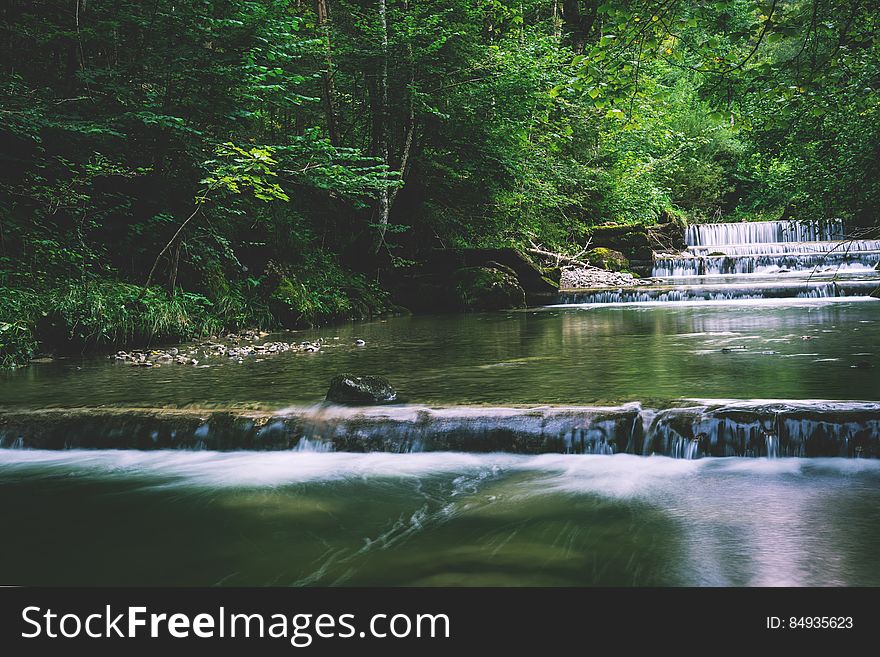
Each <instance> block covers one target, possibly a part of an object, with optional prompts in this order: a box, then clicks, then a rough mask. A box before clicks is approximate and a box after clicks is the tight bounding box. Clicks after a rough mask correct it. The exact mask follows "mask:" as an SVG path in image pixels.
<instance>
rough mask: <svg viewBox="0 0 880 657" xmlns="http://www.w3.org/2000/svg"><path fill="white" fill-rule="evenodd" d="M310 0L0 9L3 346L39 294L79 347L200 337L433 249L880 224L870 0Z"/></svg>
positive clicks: (348, 312)
mask: <svg viewBox="0 0 880 657" xmlns="http://www.w3.org/2000/svg"><path fill="white" fill-rule="evenodd" d="M325 4H326V8H327V9H328V10H329V18H328V19H327V20H326V22H323V23H322V22H320V21H319V17H318V15H317V14H316V11H315V9H314V7H315V5H314V4H313V3H304V2H294V1H293V0H267V1H265V2H255V1H247V2H231V1H230V0H198V1H196V0H181V1H179V2H174V3H169V2H163V1H161V0H160V1H159V2H151V3H143V2H135V1H134V0H114V2H109V0H92V1H90V2H88V3H85V2H82V3H79V4H77V5H76V7H77V8H78V12H77V15H76V21H73V20H72V18H71V7H70V6H69V5H65V4H64V3H59V2H42V3H28V2H12V3H9V7H8V8H4V10H3V11H2V12H0V32H2V33H3V34H2V36H3V38H2V39H0V118H2V120H0V285H3V286H4V287H5V288H6V290H7V297H8V298H7V299H6V300H2V301H0V322H2V324H0V327H3V330H2V335H3V337H2V338H0V339H2V340H3V342H2V347H0V353H2V354H3V355H2V356H0V357H2V358H3V359H12V360H15V361H21V360H23V359H25V358H26V357H27V355H28V354H30V353H31V352H32V351H33V349H34V348H36V344H37V340H38V336H37V335H36V333H34V332H33V331H34V330H35V327H36V326H37V324H38V323H40V322H42V323H45V321H44V320H40V322H38V320H36V319H33V317H34V315H33V314H32V313H34V312H38V311H37V310H35V309H39V312H38V314H39V313H41V312H42V309H49V310H51V312H52V313H53V317H57V316H59V315H58V313H59V312H60V311H57V310H56V309H54V308H50V307H49V306H48V304H47V303H46V302H45V300H46V299H49V298H52V299H53V300H54V301H55V302H57V303H58V304H59V308H61V309H63V311H64V313H65V315H64V319H63V321H60V320H59V321H60V323H62V324H64V326H65V331H66V332H65V335H67V336H68V338H69V337H71V335H72V337H73V338H76V339H80V338H79V335H80V333H82V336H83V337H82V338H81V339H82V340H85V341H91V342H95V343H100V342H111V341H118V340H126V339H131V338H132V336H134V335H139V334H143V335H147V334H149V335H168V336H173V335H196V334H200V333H201V332H203V331H205V330H209V329H210V328H211V326H220V325H222V326H223V327H230V328H231V327H245V326H248V325H253V326H257V325H258V326H267V327H268V326H272V325H273V324H277V323H278V322H281V321H284V322H286V323H303V322H320V321H325V320H326V319H328V318H331V317H342V316H368V315H370V314H372V313H374V312H376V311H378V310H380V309H382V308H384V307H386V305H387V299H385V298H384V296H383V295H382V294H381V293H380V292H379V291H378V288H377V287H376V286H375V285H374V284H372V283H370V282H368V281H372V280H387V279H388V278H389V277H394V276H397V275H399V272H400V270H402V269H404V268H405V267H406V265H411V264H414V263H419V262H421V261H422V259H423V258H424V257H425V255H426V253H429V252H430V251H431V250H433V249H436V248H444V247H450V246H526V245H528V244H529V242H530V241H531V240H533V239H535V240H537V241H539V242H541V243H542V244H544V245H546V246H548V247H555V248H556V249H558V250H561V251H565V250H568V249H569V248H570V247H572V245H575V244H577V245H582V244H583V243H584V240H585V238H586V236H587V235H589V234H590V232H591V230H592V229H593V228H594V227H595V226H599V225H604V224H609V223H614V224H623V225H632V224H651V223H653V222H655V221H658V220H664V219H663V218H664V217H665V218H668V217H670V216H677V217H680V218H686V219H687V220H690V221H711V220H718V219H721V220H730V219H736V220H739V219H772V218H778V217H779V216H782V215H783V214H784V215H785V216H790V217H796V218H804V219H823V218H827V217H832V216H833V217H842V218H844V219H845V220H846V221H848V222H849V223H850V224H851V225H853V224H855V225H864V226H867V225H873V224H876V223H877V217H878V216H880V150H878V147H877V144H880V116H878V113H880V95H878V93H877V91H878V84H880V82H878V80H880V41H878V38H877V24H878V20H880V9H878V8H877V7H876V6H875V5H876V3H868V2H865V1H864V0H856V1H855V2H853V1H851V0H785V1H784V2H783V1H782V0H779V1H776V0H769V1H765V0H711V1H708V2H703V1H698V0H647V1H645V0H639V1H638V2H637V1H636V0H580V1H579V2H572V3H569V2H565V3H551V2H548V1H547V0H525V1H520V0H481V1H480V2H472V1H470V2H469V1H465V0H424V1H420V2H413V1H412V0H410V1H408V2H405V1H403V0H389V1H388V2H387V3H385V5H386V8H387V12H386V15H385V17H384V18H385V20H384V21H383V20H382V19H381V17H380V15H379V9H378V7H379V5H378V3H376V2H374V1H373V0H326V3H325ZM554 7H555V8H556V12H555V13H554ZM574 7H577V10H578V12H579V14H573V13H572V12H573V8H574ZM322 16H323V14H322ZM322 20H323V19H322ZM383 24H384V25H386V28H385V31H384V33H383V27H382V26H383ZM383 89H384V94H383V91H382V90H383ZM384 95H387V97H388V102H387V103H385V101H384V100H383V97H384ZM383 198H387V199H388V202H389V206H390V212H389V214H388V215H387V216H386V215H384V214H382V212H381V207H380V206H381V202H382V201H381V199H383ZM194 200H195V203H196V208H194V207H193V202H194ZM194 209H198V213H197V214H198V216H197V219H196V220H193V221H190V222H188V223H186V224H185V225H183V224H184V220H185V218H186V217H189V216H190V215H191V213H193V210H194ZM181 225H183V229H182V230H181V231H180V233H179V234H177V231H178V229H180V227H181ZM379 234H381V235H382V239H381V240H378V242H377V235H379ZM173 236H176V237H173ZM172 237H173V239H172ZM169 241H170V247H169V248H167V249H166V248H165V246H166V245H167V244H169ZM160 253H161V254H162V255H161V257H160V258H159V260H158V263H157V266H156V271H155V275H154V277H153V278H152V282H153V283H154V284H155V289H151V290H149V291H148V292H146V293H144V294H143V295H141V290H140V289H139V288H138V287H137V286H136V285H135V284H136V283H140V282H142V281H144V280H146V278H147V274H148V272H150V271H151V269H152V268H153V263H154V262H155V261H156V257H157V254H160ZM270 262H273V263H278V265H279V267H280V268H281V270H283V276H282V278H284V279H285V280H284V282H283V283H282V284H281V285H280V286H279V281H278V280H275V278H273V275H272V273H271V272H270V271H269V268H268V265H267V263H270ZM77 290H80V291H77ZM132 294H135V297H136V298H137V297H141V302H142V303H144V304H146V305H145V306H144V307H143V308H139V307H138V305H137V304H136V303H134V302H133V301H132V299H131V295H132ZM29 299H31V300H33V299H36V300H43V301H40V302H39V303H37V302H36V301H34V302H33V303H32V302H31V301H28V300H29ZM47 312H48V310H47ZM102 316H105V317H104V319H102ZM185 316H189V318H188V319H187V317H185ZM68 321H69V322H70V324H69V326H68ZM70 327H75V328H74V329H73V330H72V331H71V330H68V329H70Z"/></svg>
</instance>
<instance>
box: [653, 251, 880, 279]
mask: <svg viewBox="0 0 880 657" xmlns="http://www.w3.org/2000/svg"><path fill="white" fill-rule="evenodd" d="M878 264H880V250H878V251H854V252H852V253H846V252H843V251H835V252H831V253H806V254H786V253H779V254H772V255H723V256H692V255H687V256H684V257H671V258H667V257H662V258H657V260H656V261H655V262H654V271H653V275H654V276H658V277H664V278H665V277H670V278H671V277H690V276H712V275H733V274H777V273H782V272H786V271H804V270H811V271H817V272H822V271H834V272H865V273H870V272H871V271H872V270H873V269H874V267H876V266H877V265H878Z"/></svg>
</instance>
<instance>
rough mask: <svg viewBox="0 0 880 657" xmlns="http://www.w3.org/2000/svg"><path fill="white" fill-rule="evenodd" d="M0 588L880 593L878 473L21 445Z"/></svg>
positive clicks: (1, 512)
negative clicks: (785, 588) (798, 589)
mask: <svg viewBox="0 0 880 657" xmlns="http://www.w3.org/2000/svg"><path fill="white" fill-rule="evenodd" d="M3 458H4V461H3V467H2V468H0V494H2V496H3V500H4V503H3V505H2V507H0V521H2V523H3V527H4V530H5V531H4V540H3V541H0V580H2V581H4V582H6V583H29V584H110V585H135V584H150V585H170V584H178V585H181V584H185V585H215V584H220V585H307V584H311V585H331V584H335V585H340V584H345V585H552V586H564V585H579V586H582V585H621V586H630V585H636V586H657V585H713V586H728V585H765V586H770V585H828V586H839V585H873V586H877V585H880V568H878V567H877V561H876V550H877V546H878V545H880V461H876V460H853V459H780V460H766V459H736V458H727V459H702V460H698V461H682V460H675V459H670V458H665V457H639V456H627V455H618V456H572V455H564V456H558V455H544V456H516V455H509V454H484V455H475V454H450V453H438V454H316V453H311V454H310V453H301V452H299V453H298V452H288V453H283V454H279V453H228V454H216V453H210V452H132V451H119V450H116V451H109V452H108V451H90V452H39V451H36V452H34V451H12V452H9V453H7V454H5V455H4V457H3Z"/></svg>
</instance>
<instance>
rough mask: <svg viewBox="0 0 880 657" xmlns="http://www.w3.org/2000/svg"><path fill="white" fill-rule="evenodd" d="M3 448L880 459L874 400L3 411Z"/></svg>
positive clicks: (879, 414) (879, 415)
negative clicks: (283, 410) (255, 410)
mask: <svg viewBox="0 0 880 657" xmlns="http://www.w3.org/2000/svg"><path fill="white" fill-rule="evenodd" d="M0 448H7V449H10V448H14V449H55V450H63V449H96V448H97V449H142V450H155V449H185V450H216V451H238V450H251V451H267V450H275V451H278V450H287V451H295V452H331V451H335V452H392V453H407V452H436V451H449V452H471V453H485V452H508V453H517V454H544V453H554V454H602V455H612V454H641V455H645V456H650V455H663V456H669V457H673V458H679V459H695V458H700V457H703V456H748V457H770V458H778V457H786V456H788V457H791V456H798V457H820V456H822V457H828V456H839V457H851V458H855V457H859V458H880V403H871V402H813V401H803V402H723V401H719V402H699V403H694V404H693V405H690V406H683V407H681V406H673V407H670V408H657V409H646V408H642V407H641V406H640V405H639V404H626V405H623V406H618V407H587V406H584V407H559V408H555V407H541V408H526V409H518V408H481V407H450V408H427V407H421V406H397V407H384V408H360V409H358V408H342V407H334V406H330V407H318V408H308V409H306V408H304V409H297V410H292V411H289V412H286V413H283V414H271V413H252V412H249V413H240V414H235V413H232V412H219V411H217V412H208V413H199V412H195V411H193V412H190V411H174V412H169V413H164V412H161V411H143V410H131V411H125V412H120V411H110V410H103V409H83V410H79V411H60V410H59V411H41V412H35V413H27V412H20V413H12V412H10V413H3V412H0Z"/></svg>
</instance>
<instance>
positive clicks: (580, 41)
mask: <svg viewBox="0 0 880 657" xmlns="http://www.w3.org/2000/svg"><path fill="white" fill-rule="evenodd" d="M598 13H599V2H598V0H587V2H586V6H585V7H584V8H583V11H581V0H562V21H563V24H564V25H565V31H566V32H568V34H569V36H570V39H571V49H572V50H573V51H574V52H575V54H576V55H581V54H583V52H584V47H585V46H586V44H587V37H588V36H589V34H590V30H592V29H593V23H595V22H596V16H597V14H598Z"/></svg>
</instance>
